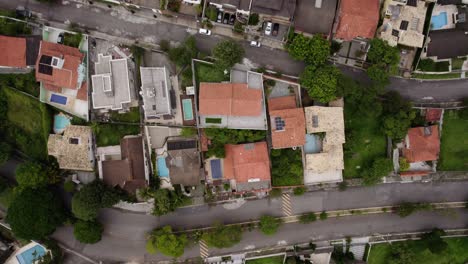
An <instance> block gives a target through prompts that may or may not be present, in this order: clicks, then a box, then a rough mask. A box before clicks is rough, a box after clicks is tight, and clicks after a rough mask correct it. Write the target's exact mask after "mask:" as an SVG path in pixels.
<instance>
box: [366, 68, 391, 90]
mask: <svg viewBox="0 0 468 264" xmlns="http://www.w3.org/2000/svg"><path fill="white" fill-rule="evenodd" d="M367 75H368V76H369V78H370V79H371V80H372V81H374V82H375V83H376V84H378V85H379V86H385V85H387V84H389V83H390V81H389V79H388V71H386V70H385V65H381V64H373V65H372V66H370V67H369V68H368V69H367Z"/></svg>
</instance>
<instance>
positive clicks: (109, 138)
mask: <svg viewBox="0 0 468 264" xmlns="http://www.w3.org/2000/svg"><path fill="white" fill-rule="evenodd" d="M95 132H96V141H97V146H98V147H104V146H113V145H119V144H120V139H122V138H123V137H124V136H126V135H137V134H140V126H133V125H114V124H99V126H98V129H97V131H95Z"/></svg>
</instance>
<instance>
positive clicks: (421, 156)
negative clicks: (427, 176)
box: [403, 125, 440, 162]
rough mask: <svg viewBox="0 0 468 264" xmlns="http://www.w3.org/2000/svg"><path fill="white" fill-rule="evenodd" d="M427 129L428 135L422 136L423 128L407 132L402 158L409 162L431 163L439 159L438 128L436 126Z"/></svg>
mask: <svg viewBox="0 0 468 264" xmlns="http://www.w3.org/2000/svg"><path fill="white" fill-rule="evenodd" d="M428 128H429V129H430V130H431V133H430V134H429V135H425V134H424V127H415V128H411V129H409V130H408V136H407V139H408V141H405V149H403V156H405V158H406V159H407V160H408V161H409V162H419V161H432V160H437V159H438V158H439V151H440V141H439V128H438V126H436V125H434V126H430V127H428Z"/></svg>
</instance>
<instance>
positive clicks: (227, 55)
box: [212, 40, 244, 70]
mask: <svg viewBox="0 0 468 264" xmlns="http://www.w3.org/2000/svg"><path fill="white" fill-rule="evenodd" d="M212 54H213V57H214V58H215V59H216V62H215V66H216V67H217V68H218V69H223V70H224V69H229V68H231V67H232V66H234V64H236V63H238V62H240V61H241V60H242V57H244V49H243V48H242V46H241V45H240V44H239V43H237V42H235V41H233V40H224V41H221V42H219V43H218V44H216V46H215V47H214V48H213V50H212Z"/></svg>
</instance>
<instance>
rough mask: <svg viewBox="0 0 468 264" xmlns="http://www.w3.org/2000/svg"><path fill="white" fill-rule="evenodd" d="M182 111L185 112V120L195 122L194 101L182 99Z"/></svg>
mask: <svg viewBox="0 0 468 264" xmlns="http://www.w3.org/2000/svg"><path fill="white" fill-rule="evenodd" d="M182 109H183V111H184V120H186V121H189V120H193V109H192V99H182Z"/></svg>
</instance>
